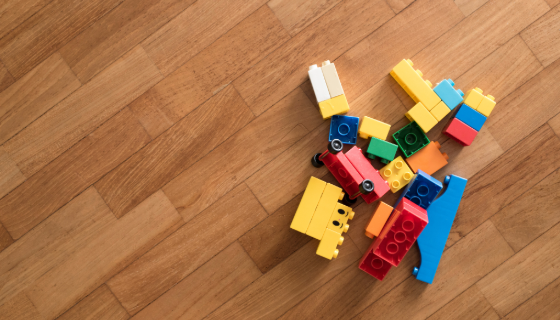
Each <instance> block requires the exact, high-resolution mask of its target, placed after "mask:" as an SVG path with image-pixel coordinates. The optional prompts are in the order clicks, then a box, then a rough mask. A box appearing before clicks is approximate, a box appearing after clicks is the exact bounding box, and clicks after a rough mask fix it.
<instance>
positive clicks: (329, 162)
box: [320, 150, 364, 199]
mask: <svg viewBox="0 0 560 320" xmlns="http://www.w3.org/2000/svg"><path fill="white" fill-rule="evenodd" d="M320 158H321V161H323V163H324V164H325V165H326V166H327V168H328V169H329V171H330V172H331V173H332V174H333V176H334V177H335V178H336V180H337V181H338V183H340V185H341V186H342V188H343V189H344V191H346V193H347V194H348V196H349V197H350V199H355V198H357V197H358V196H359V195H360V187H359V184H360V183H361V182H362V181H363V180H364V179H362V176H361V175H360V174H359V173H358V171H357V170H356V168H354V166H353V165H352V164H351V163H350V161H348V158H346V155H345V154H344V153H342V152H339V153H337V154H332V153H329V151H328V150H327V151H325V152H324V153H323V154H322V155H321V157H320Z"/></svg>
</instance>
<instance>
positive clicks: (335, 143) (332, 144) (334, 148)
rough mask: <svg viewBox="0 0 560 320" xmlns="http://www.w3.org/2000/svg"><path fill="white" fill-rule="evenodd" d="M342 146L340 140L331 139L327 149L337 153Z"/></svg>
mask: <svg viewBox="0 0 560 320" xmlns="http://www.w3.org/2000/svg"><path fill="white" fill-rule="evenodd" d="M343 146H344V145H343V144H342V141H340V140H338V139H334V140H333V141H331V142H330V143H329V146H328V148H327V149H328V150H329V152H330V153H332V154H337V153H339V152H340V151H342V147H343Z"/></svg>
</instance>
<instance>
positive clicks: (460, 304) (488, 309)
mask: <svg viewBox="0 0 560 320" xmlns="http://www.w3.org/2000/svg"><path fill="white" fill-rule="evenodd" d="M428 319H429V320H438V319H441V320H444V319H481V320H494V319H500V316H499V315H498V314H497V313H496V311H495V310H494V309H493V308H492V305H490V303H488V301H487V300H486V298H484V295H483V294H482V293H481V292H480V290H478V288H477V287H476V286H472V287H470V288H468V289H467V290H466V291H465V292H463V293H461V294H460V295H459V296H458V297H457V298H455V299H453V300H451V302H449V303H448V304H446V305H445V306H444V307H443V308H441V309H439V310H438V312H436V313H434V314H433V315H431V316H430V317H429V318H428Z"/></svg>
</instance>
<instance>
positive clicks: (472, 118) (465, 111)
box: [455, 104, 486, 131]
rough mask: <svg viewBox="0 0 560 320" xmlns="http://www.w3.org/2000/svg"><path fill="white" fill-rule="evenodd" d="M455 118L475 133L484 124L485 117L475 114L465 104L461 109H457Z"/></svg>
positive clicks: (475, 112)
mask: <svg viewBox="0 0 560 320" xmlns="http://www.w3.org/2000/svg"><path fill="white" fill-rule="evenodd" d="M455 118H456V119H458V120H460V121H461V122H463V123H464V124H466V125H467V126H469V127H471V128H473V129H474V130H476V131H480V129H482V126H483V125H484V122H486V117H485V116H484V115H483V114H481V113H480V112H477V111H476V110H474V109H473V108H471V107H469V106H468V105H466V104H463V105H462V106H461V108H459V111H457V114H456V115H455Z"/></svg>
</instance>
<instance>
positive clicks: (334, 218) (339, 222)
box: [327, 203, 354, 234]
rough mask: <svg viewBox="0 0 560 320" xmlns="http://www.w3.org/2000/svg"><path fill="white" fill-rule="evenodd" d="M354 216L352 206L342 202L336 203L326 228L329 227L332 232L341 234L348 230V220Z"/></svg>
mask: <svg viewBox="0 0 560 320" xmlns="http://www.w3.org/2000/svg"><path fill="white" fill-rule="evenodd" d="M353 218H354V211H352V208H350V207H348V206H345V205H343V204H342V203H337V204H336V206H335V207H334V210H333V212H332V214H331V218H330V219H329V224H328V225H327V229H331V230H332V231H334V232H337V233H340V234H342V233H343V232H348V228H350V226H349V225H348V223H347V222H348V220H352V219H353Z"/></svg>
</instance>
